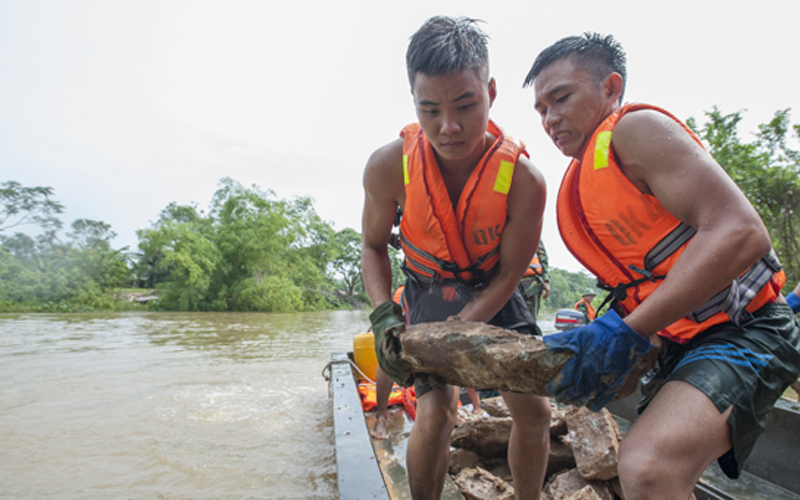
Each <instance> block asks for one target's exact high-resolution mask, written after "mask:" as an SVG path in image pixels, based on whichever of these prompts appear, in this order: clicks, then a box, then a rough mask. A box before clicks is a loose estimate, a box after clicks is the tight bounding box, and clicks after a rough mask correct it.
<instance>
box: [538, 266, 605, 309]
mask: <svg viewBox="0 0 800 500" xmlns="http://www.w3.org/2000/svg"><path fill="white" fill-rule="evenodd" d="M596 283H597V280H596V279H595V277H594V276H590V275H589V274H587V273H582V272H581V273H572V272H569V271H565V270H563V269H557V268H551V269H550V296H549V297H547V299H545V300H544V301H543V302H542V307H544V308H546V309H572V308H573V307H575V304H576V303H577V302H578V301H579V300H581V293H583V291H584V290H586V289H587V288H594V285H595V284H596ZM597 292H598V297H597V298H596V299H595V301H594V305H595V307H597V306H598V305H600V300H598V299H599V298H602V293H605V292H602V291H601V290H597Z"/></svg>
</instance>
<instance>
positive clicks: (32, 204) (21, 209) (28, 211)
mask: <svg viewBox="0 0 800 500" xmlns="http://www.w3.org/2000/svg"><path fill="white" fill-rule="evenodd" d="M0 186H1V187H0V207H1V208H0V231H5V230H7V229H11V228H12V227H17V226H23V225H29V224H34V225H37V226H39V227H41V228H44V229H58V228H60V227H61V220H60V219H59V218H58V214H60V213H62V212H63V211H64V206H63V205H61V203H59V202H57V201H55V200H53V199H52V198H51V196H52V195H53V188H50V187H41V186H36V187H26V186H23V185H21V184H20V183H19V182H15V181H6V182H4V183H2V184H0Z"/></svg>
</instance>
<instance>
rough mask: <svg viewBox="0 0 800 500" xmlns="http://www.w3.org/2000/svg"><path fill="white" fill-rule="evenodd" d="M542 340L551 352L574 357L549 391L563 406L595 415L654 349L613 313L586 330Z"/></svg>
mask: <svg viewBox="0 0 800 500" xmlns="http://www.w3.org/2000/svg"><path fill="white" fill-rule="evenodd" d="M542 340H544V343H545V345H546V346H547V350H548V351H550V352H558V351H569V352H572V353H574V354H575V355H574V356H573V357H572V358H571V359H570V360H569V361H567V364H566V365H564V368H563V369H562V370H561V372H560V373H559V374H558V375H556V376H555V377H554V378H553V380H551V381H550V383H548V384H547V390H548V391H549V392H550V394H552V395H553V396H555V398H556V401H558V402H560V403H566V404H571V405H581V406H586V407H587V408H589V409H590V410H592V411H600V410H601V409H602V408H603V407H604V406H605V405H607V404H608V403H609V402H611V400H612V399H613V398H614V396H616V395H617V393H619V391H620V389H622V383H623V382H624V380H625V377H626V376H627V375H628V373H629V372H630V370H631V368H632V367H633V365H634V364H636V361H637V360H638V359H639V358H641V357H642V356H643V355H644V354H645V353H647V352H648V351H650V349H652V348H653V346H652V345H651V344H650V342H649V341H648V340H647V339H645V338H644V337H642V336H641V335H639V334H638V333H636V332H635V331H633V330H632V329H631V328H630V327H629V326H628V325H627V324H625V322H624V321H622V318H620V317H619V315H618V314H617V313H616V312H614V311H613V310H611V311H608V312H607V313H605V314H604V315H602V316H600V318H598V319H597V320H596V321H594V322H593V323H590V324H588V325H586V326H582V327H580V328H575V329H573V330H568V331H566V332H563V333H555V334H552V335H545V336H544V338H543V339H542Z"/></svg>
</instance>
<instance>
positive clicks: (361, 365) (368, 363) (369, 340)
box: [353, 332, 378, 381]
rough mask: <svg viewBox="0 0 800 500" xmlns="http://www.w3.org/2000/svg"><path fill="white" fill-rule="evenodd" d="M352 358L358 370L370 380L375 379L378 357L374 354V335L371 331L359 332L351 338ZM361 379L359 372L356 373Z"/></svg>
mask: <svg viewBox="0 0 800 500" xmlns="http://www.w3.org/2000/svg"><path fill="white" fill-rule="evenodd" d="M353 360H354V361H355V363H356V366H357V367H358V369H359V370H361V371H362V372H364V375H366V376H367V377H369V378H370V379H371V380H373V381H374V380H375V372H377V370H378V357H377V356H375V337H374V336H373V335H372V332H366V333H359V334H358V335H356V336H355V337H354V338H353ZM356 375H357V377H358V379H359V380H363V377H362V376H361V374H360V373H356Z"/></svg>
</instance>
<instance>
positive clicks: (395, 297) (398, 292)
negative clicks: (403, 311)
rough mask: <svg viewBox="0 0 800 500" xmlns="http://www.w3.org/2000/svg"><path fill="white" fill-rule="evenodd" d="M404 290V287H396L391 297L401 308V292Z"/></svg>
mask: <svg viewBox="0 0 800 500" xmlns="http://www.w3.org/2000/svg"><path fill="white" fill-rule="evenodd" d="M405 288H406V286H405V285H400V286H398V287H397V288H396V289H395V291H394V294H393V295H392V300H393V301H394V302H396V303H397V304H400V305H401V306H402V305H403V304H402V302H401V301H402V300H403V290H405Z"/></svg>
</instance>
